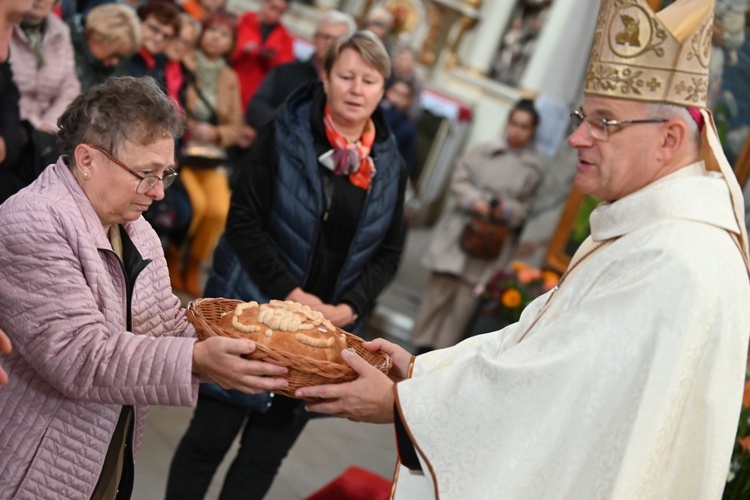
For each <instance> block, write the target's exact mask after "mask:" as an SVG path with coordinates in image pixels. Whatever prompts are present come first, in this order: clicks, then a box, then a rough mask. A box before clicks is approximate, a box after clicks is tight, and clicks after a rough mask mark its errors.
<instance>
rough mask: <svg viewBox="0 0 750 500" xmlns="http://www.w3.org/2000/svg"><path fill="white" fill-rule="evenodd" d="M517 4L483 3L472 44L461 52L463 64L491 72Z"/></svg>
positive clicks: (508, 1) (492, 0)
mask: <svg viewBox="0 0 750 500" xmlns="http://www.w3.org/2000/svg"><path fill="white" fill-rule="evenodd" d="M516 3H517V2H516V1H515V0H484V1H483V2H482V7H481V9H480V13H479V20H478V21H477V25H476V27H474V33H473V37H472V40H471V43H470V45H469V46H468V47H466V48H462V49H461V50H460V51H459V53H460V54H461V62H462V63H464V64H465V65H466V66H468V67H469V68H471V69H474V70H478V71H480V72H482V73H488V72H489V70H490V68H491V67H492V64H493V63H494V62H495V61H494V60H495V55H496V54H497V51H498V49H499V48H500V40H501V39H502V38H503V35H505V30H506V29H507V27H508V23H509V22H510V17H511V14H512V13H513V9H514V8H515V6H516Z"/></svg>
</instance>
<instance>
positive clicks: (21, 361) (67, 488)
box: [0, 161, 198, 499]
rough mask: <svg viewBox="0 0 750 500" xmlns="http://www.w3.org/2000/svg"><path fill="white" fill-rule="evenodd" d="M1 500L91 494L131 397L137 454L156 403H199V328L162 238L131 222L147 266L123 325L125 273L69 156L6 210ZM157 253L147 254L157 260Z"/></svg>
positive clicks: (2, 214)
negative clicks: (175, 281) (182, 299)
mask: <svg viewBox="0 0 750 500" xmlns="http://www.w3.org/2000/svg"><path fill="white" fill-rule="evenodd" d="M0 228H2V230H0V270H2V271H1V272H0V327H2V328H3V329H5V331H6V332H7V333H8V335H9V336H10V338H11V340H12V342H13V348H14V349H13V353H12V354H11V355H10V356H8V357H7V358H5V359H3V360H2V363H3V367H4V368H5V370H6V371H8V374H9V376H10V383H9V384H8V385H7V386H4V387H2V388H0V498H2V499H9V498H23V499H27V498H34V499H44V498H50V499H53V498H54V499H58V498H66V499H77V498H80V499H88V498H90V496H91V493H92V492H93V489H94V486H95V485H96V481H97V479H98V477H99V474H100V471H101V467H102V464H103V463H104V456H105V453H106V451H107V447H108V446H109V442H110V439H111V437H112V433H113V431H114V428H115V424H116V423H117V419H118V416H119V414H120V410H121V408H122V406H123V405H133V406H134V407H135V415H136V418H135V427H134V429H135V430H134V435H133V454H134V458H135V454H136V453H137V450H138V447H139V445H140V440H141V435H142V433H143V425H144V422H145V419H146V415H147V414H148V410H149V407H148V405H151V404H160V405H181V406H191V405H194V404H195V402H196V399H197V392H198V379H197V377H195V376H193V375H192V374H191V366H192V352H193V345H194V343H195V338H194V336H195V335H194V330H193V328H192V327H191V326H190V325H189V324H188V323H187V321H186V319H185V314H184V311H182V310H181V309H180V304H179V301H178V299H177V297H175V296H174V295H173V294H172V292H171V288H170V285H169V276H168V273H167V266H166V262H165V260H164V255H163V253H162V249H161V245H160V242H159V239H158V238H157V236H156V234H155V233H154V232H153V230H152V229H151V227H150V226H149V224H148V223H147V222H146V221H144V220H143V218H140V219H139V220H137V221H135V222H131V223H126V224H124V228H125V230H126V231H127V233H128V235H129V236H130V238H131V239H132V241H133V243H134V245H135V246H136V247H137V249H138V251H139V252H140V254H141V256H142V257H143V259H144V260H145V261H147V262H148V263H147V265H146V266H145V268H144V269H143V270H142V271H141V272H140V274H138V276H137V278H136V280H135V285H134V291H133V299H132V307H131V310H132V325H133V328H132V330H133V331H132V333H131V332H127V331H126V330H125V325H126V308H127V305H126V303H125V302H126V293H125V290H126V288H125V274H124V273H123V268H122V266H121V264H120V261H119V259H118V258H117V256H116V255H115V254H114V252H112V246H111V245H110V243H109V240H108V239H107V237H106V235H105V233H104V230H103V227H102V225H101V222H100V221H99V219H98V218H97V216H96V214H95V213H94V210H93V208H92V206H91V204H90V203H89V201H88V199H87V198H86V195H85V194H84V193H83V191H82V190H81V189H80V187H79V185H78V183H77V182H76V180H75V179H74V177H73V175H72V173H71V172H70V170H69V169H68V168H67V166H65V164H64V163H62V161H58V163H57V164H56V165H53V166H51V167H48V168H47V169H46V170H45V171H44V172H43V173H42V175H41V176H40V177H39V179H37V181H35V182H34V183H33V184H32V185H31V186H29V187H28V188H27V189H25V190H23V191H22V192H21V193H19V194H18V195H16V196H14V197H13V198H11V199H9V200H8V201H7V202H6V203H4V204H3V205H1V206H0ZM149 259H150V261H149Z"/></svg>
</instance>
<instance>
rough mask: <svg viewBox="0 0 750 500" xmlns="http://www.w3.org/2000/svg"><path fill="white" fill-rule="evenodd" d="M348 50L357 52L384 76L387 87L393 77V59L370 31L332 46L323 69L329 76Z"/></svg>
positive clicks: (338, 41)
mask: <svg viewBox="0 0 750 500" xmlns="http://www.w3.org/2000/svg"><path fill="white" fill-rule="evenodd" d="M346 49H352V50H354V51H356V52H357V53H358V54H359V55H361V56H362V58H363V59H364V60H365V61H367V63H368V64H369V65H370V66H372V67H373V68H375V69H376V70H377V71H378V73H380V74H381V75H382V76H383V80H384V86H385V82H387V81H388V78H389V77H390V76H391V58H390V56H388V52H386V50H385V47H384V46H383V42H381V41H380V39H379V38H378V37H377V36H375V34H374V33H373V32H372V31H370V30H360V31H357V32H355V33H354V34H353V35H352V36H349V37H346V36H342V37H339V38H338V39H336V40H335V41H334V42H333V43H332V44H331V46H330V47H329V48H328V51H327V52H326V55H325V57H324V58H323V67H324V68H325V71H326V74H327V75H330V74H331V68H333V65H334V64H335V63H336V60H337V59H338V58H339V56H340V55H341V53H342V52H344V51H345V50H346Z"/></svg>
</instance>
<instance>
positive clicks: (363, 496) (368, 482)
mask: <svg viewBox="0 0 750 500" xmlns="http://www.w3.org/2000/svg"><path fill="white" fill-rule="evenodd" d="M390 496H391V482H390V481H389V480H387V479H386V478H384V477H382V476H379V475H377V474H375V473H374V472H370V471H369V470H366V469H361V468H359V467H349V468H348V469H346V470H345V471H344V472H343V474H341V475H340V476H339V477H337V478H336V479H334V480H333V481H331V482H330V483H328V484H327V485H325V486H323V487H322V488H321V489H319V490H318V491H316V492H315V493H313V494H312V495H310V496H309V497H307V498H306V499H305V500H387V499H388V498H390Z"/></svg>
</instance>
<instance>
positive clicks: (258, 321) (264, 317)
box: [219, 300, 347, 364]
mask: <svg viewBox="0 0 750 500" xmlns="http://www.w3.org/2000/svg"><path fill="white" fill-rule="evenodd" d="M219 326H221V328H223V329H225V330H226V331H228V332H232V333H234V334H235V335H233V336H236V335H237V334H238V333H239V334H240V335H241V336H242V337H245V338H249V339H250V340H253V341H254V342H256V343H258V344H263V345H265V346H267V347H269V348H271V349H274V350H278V351H284V352H288V353H292V354H302V355H305V356H308V357H310V358H313V359H320V360H324V361H332V362H335V363H342V364H343V362H344V361H343V360H342V359H341V351H342V350H343V349H346V348H347V345H346V336H345V335H344V334H343V333H341V331H340V330H338V329H337V328H336V327H335V326H333V324H332V323H331V322H330V321H328V320H327V319H326V318H325V317H324V316H323V314H322V313H320V312H319V311H313V310H312V309H310V307H309V306H306V305H302V304H300V303H299V302H293V301H291V300H287V301H281V300H272V301H271V302H269V303H268V304H258V303H257V302H255V301H252V302H245V303H241V304H237V307H236V308H235V310H234V312H230V313H227V314H225V315H224V316H223V317H222V318H221V320H220V322H219Z"/></svg>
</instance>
